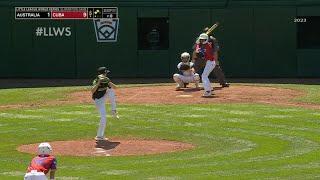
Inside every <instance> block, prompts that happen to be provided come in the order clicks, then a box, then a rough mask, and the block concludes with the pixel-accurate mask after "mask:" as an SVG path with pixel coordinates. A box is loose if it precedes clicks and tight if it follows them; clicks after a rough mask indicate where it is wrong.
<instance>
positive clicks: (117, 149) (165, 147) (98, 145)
mask: <svg viewBox="0 0 320 180" xmlns="http://www.w3.org/2000/svg"><path fill="white" fill-rule="evenodd" d="M38 145H39V144H29V145H22V146H20V147H18V148H17V150H18V151H20V152H25V153H30V154H36V153H37V147H38ZM50 145H51V146H52V149H53V155H64V156H130V155H148V154H159V153H169V152H175V151H183V150H188V149H192V148H194V146H193V145H192V144H187V143H181V142H175V141H165V140H142V139H117V138H114V139H113V138H112V139H111V140H108V141H98V142H96V141H95V140H77V141H54V142H50ZM70 147H74V148H70Z"/></svg>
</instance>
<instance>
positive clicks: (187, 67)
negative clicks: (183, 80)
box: [180, 64, 191, 71]
mask: <svg viewBox="0 0 320 180" xmlns="http://www.w3.org/2000/svg"><path fill="white" fill-rule="evenodd" d="M190 68H191V67H190V65H189V64H181V66H180V71H187V70H189V69H190Z"/></svg>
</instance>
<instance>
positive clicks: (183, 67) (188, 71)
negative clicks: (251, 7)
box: [173, 52, 200, 90]
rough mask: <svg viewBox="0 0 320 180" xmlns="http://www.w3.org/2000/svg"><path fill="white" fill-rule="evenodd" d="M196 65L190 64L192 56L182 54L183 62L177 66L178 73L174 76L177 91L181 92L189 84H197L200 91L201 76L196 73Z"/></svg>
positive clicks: (185, 53)
mask: <svg viewBox="0 0 320 180" xmlns="http://www.w3.org/2000/svg"><path fill="white" fill-rule="evenodd" d="M193 66H194V64H193V63H192V62H190V54H189V53H187V52H184V53H182V54H181V62H180V63H179V64H178V65H177V68H178V71H179V72H178V73H176V74H174V75H173V80H174V81H175V82H176V83H177V87H176V90H181V88H183V87H184V86H185V84H188V83H195V87H196V88H197V89H199V82H200V76H199V74H197V73H195V72H194V68H193Z"/></svg>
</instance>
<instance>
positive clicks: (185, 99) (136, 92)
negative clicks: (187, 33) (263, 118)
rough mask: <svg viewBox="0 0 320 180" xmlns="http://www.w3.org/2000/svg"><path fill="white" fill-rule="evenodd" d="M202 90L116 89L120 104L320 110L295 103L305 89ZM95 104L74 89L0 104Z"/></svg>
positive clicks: (247, 87)
mask: <svg viewBox="0 0 320 180" xmlns="http://www.w3.org/2000/svg"><path fill="white" fill-rule="evenodd" d="M202 93H203V90H202V91H197V90H195V89H193V88H187V89H184V90H183V91H175V85H174V84H172V85H171V86H147V87H127V88H119V89H116V96H117V102H118V103H119V104H216V103H262V104H272V105H280V106H291V107H303V108H310V109H320V105H318V104H311V103H304V102H294V101H292V100H293V99H294V98H297V97H301V96H303V95H305V93H304V92H303V91H298V90H293V89H286V88H278V87H277V88H275V87H263V86H250V85H232V86H231V87H229V88H220V87H215V88H214V94H215V95H214V96H213V98H203V97H201V96H202ZM83 103H93V101H92V99H91V94H90V91H89V90H87V91H81V92H74V93H71V94H69V95H67V96H66V97H65V98H63V99H60V100H52V101H44V102H41V103H32V104H29V103H28V102H24V103H22V104H10V105H0V108H1V109H15V108H32V107H41V106H55V105H62V104H83Z"/></svg>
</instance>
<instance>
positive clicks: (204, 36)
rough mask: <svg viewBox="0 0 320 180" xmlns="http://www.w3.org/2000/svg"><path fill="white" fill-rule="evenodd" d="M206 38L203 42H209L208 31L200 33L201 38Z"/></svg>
mask: <svg viewBox="0 0 320 180" xmlns="http://www.w3.org/2000/svg"><path fill="white" fill-rule="evenodd" d="M201 39H202V40H205V41H204V42H203V43H204V44H205V43H207V42H208V39H209V36H208V35H207V34H206V33H202V34H200V36H199V40H201Z"/></svg>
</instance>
